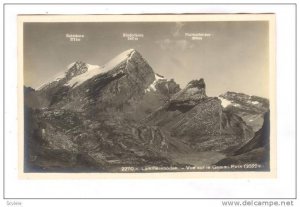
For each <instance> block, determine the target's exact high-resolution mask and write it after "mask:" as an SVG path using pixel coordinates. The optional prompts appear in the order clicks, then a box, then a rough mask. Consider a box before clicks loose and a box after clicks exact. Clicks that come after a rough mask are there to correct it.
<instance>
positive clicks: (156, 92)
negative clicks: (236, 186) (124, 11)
mask: <svg viewBox="0 0 300 207" xmlns="http://www.w3.org/2000/svg"><path fill="white" fill-rule="evenodd" d="M18 23H19V28H18V29H19V30H18V36H19V42H18V55H19V56H18V60H19V62H18V65H19V107H18V108H19V116H20V126H19V158H20V159H19V166H20V169H19V172H20V175H22V177H25V178H34V177H35V176H37V177H38V176H42V177H43V176H44V177H45V175H47V176H49V177H51V176H52V177H53V176H54V177H55V176H65V177H68V176H67V175H69V176H71V177H72V176H75V177H79V176H85V177H89V176H90V177H97V176H98V177H101V176H102V177H103V175H105V176H106V177H107V176H108V177H109V176H110V175H112V176H114V177H117V176H123V175H124V176H127V177H138V176H140V175H142V176H144V177H145V176H148V177H151V175H153V174H155V175H156V176H160V175H162V176H165V177H172V178H174V177H176V176H178V177H182V176H183V177H195V176H196V177H205V176H210V177H214V176H216V177H224V176H234V177H239V176H241V177H248V176H249V177H253V176H257V177H274V175H275V173H276V133H275V131H276V125H275V123H276V114H275V80H274V77H275V57H274V54H275V41H274V39H275V38H274V36H275V32H274V25H275V15H272V14H223V15H221V14H215V15H210V14H205V15H200V14H199V15H195V14H193V15H23V16H22V15H21V16H19V17H18Z"/></svg>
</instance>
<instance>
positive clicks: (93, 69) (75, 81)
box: [65, 49, 136, 87]
mask: <svg viewBox="0 0 300 207" xmlns="http://www.w3.org/2000/svg"><path fill="white" fill-rule="evenodd" d="M135 51H136V50H134V49H129V50H126V51H124V52H122V53H120V54H119V55H117V56H116V57H114V58H113V59H111V60H110V61H108V62H107V63H106V64H104V65H103V66H101V67H100V66H98V65H90V64H86V67H87V70H86V71H85V72H84V73H82V74H80V75H78V76H76V77H73V78H72V79H71V80H70V81H69V82H68V83H66V84H65V85H67V86H70V87H77V86H79V85H81V84H82V83H83V82H85V81H87V80H89V79H91V78H92V77H94V76H96V75H99V74H101V73H106V72H108V71H110V70H112V69H114V68H115V67H117V66H118V65H120V64H122V63H124V61H127V62H128V60H129V59H130V58H131V56H132V55H133V54H134V53H135ZM77 64H79V65H80V64H81V62H79V63H78V62H75V64H74V65H77ZM72 67H73V66H72Z"/></svg>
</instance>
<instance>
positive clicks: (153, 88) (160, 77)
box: [145, 73, 166, 93]
mask: <svg viewBox="0 0 300 207" xmlns="http://www.w3.org/2000/svg"><path fill="white" fill-rule="evenodd" d="M159 80H166V79H165V78H163V77H162V76H160V75H157V74H156V73H155V79H154V81H153V83H151V84H150V86H149V87H148V88H147V89H145V93H146V92H150V91H151V90H152V91H156V87H155V86H156V84H157V82H158V81H159Z"/></svg>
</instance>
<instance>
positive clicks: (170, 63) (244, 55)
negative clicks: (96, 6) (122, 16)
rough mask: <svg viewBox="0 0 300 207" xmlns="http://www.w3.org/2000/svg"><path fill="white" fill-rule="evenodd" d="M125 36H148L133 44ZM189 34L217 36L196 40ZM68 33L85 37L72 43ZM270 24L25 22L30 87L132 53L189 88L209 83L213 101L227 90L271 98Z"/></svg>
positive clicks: (27, 71) (26, 82) (25, 57)
mask: <svg viewBox="0 0 300 207" xmlns="http://www.w3.org/2000/svg"><path fill="white" fill-rule="evenodd" d="M123 33H142V34H144V37H143V38H139V40H137V41H129V40H127V39H126V38H124V37H123V36H122V35H123ZM185 33H208V34H211V35H212V36H210V37H206V38H203V39H202V40H191V37H187V36H185ZM66 34H83V35H84V36H85V37H84V38H83V39H82V40H81V41H80V42H70V41H69V40H68V39H67V38H66V37H65V35H66ZM268 35H269V34H268V22H263V21H261V22H258V21H256V22H181V23H175V22H174V23H170V22H161V23H158V22H156V23H150V22H149V23H145V22H143V23H124V22H123V23H25V25H24V83H25V85H26V86H31V87H33V88H36V87H38V86H39V85H41V84H42V83H45V82H47V81H48V80H50V79H51V78H52V77H54V76H55V75H56V74H58V73H60V72H61V71H63V70H65V69H66V66H67V65H68V64H70V63H71V62H74V61H76V60H82V61H84V62H86V63H89V64H94V65H103V64H105V63H106V62H107V61H108V60H110V59H111V58H113V57H114V56H116V55H117V54H119V53H121V52H122V51H124V50H127V49H129V48H134V49H136V50H138V51H139V52H140V53H141V54H142V55H143V57H144V58H145V59H146V60H147V61H148V62H149V64H150V65H151V66H152V68H153V70H154V71H155V72H156V73H159V74H161V75H163V76H165V77H166V78H174V79H175V81H176V82H177V83H179V84H180V85H181V87H184V86H185V85H186V84H187V83H188V82H189V81H190V80H193V79H199V78H204V80H205V82H206V86H207V94H208V95H209V96H218V95H220V94H221V93H224V92H226V91H236V92H243V93H246V94H249V95H259V96H263V97H268V87H267V86H268V67H269V64H268V62H269V54H268V47H269V46H268Z"/></svg>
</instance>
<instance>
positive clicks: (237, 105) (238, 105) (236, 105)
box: [232, 103, 241, 107]
mask: <svg viewBox="0 0 300 207" xmlns="http://www.w3.org/2000/svg"><path fill="white" fill-rule="evenodd" d="M232 105H233V106H235V107H240V106H241V105H240V104H236V103H234V104H232Z"/></svg>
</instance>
